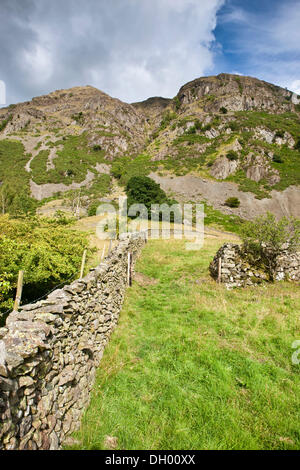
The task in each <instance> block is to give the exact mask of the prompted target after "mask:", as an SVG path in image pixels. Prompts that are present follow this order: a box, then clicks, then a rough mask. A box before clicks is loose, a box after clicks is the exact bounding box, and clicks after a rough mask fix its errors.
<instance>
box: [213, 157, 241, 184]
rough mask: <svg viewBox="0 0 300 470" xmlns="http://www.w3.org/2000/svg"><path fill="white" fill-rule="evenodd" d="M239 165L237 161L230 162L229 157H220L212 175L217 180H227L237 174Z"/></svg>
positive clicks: (214, 165)
mask: <svg viewBox="0 0 300 470" xmlns="http://www.w3.org/2000/svg"><path fill="white" fill-rule="evenodd" d="M238 165H239V162H238V161H237V160H232V161H230V160H229V159H228V158H227V157H220V158H218V159H217V160H216V161H215V163H214V164H213V166H212V169H211V172H210V174H211V176H213V177H214V178H216V179H217V180H225V179H226V178H227V177H228V176H230V175H232V174H233V173H235V172H236V170H237V168H238Z"/></svg>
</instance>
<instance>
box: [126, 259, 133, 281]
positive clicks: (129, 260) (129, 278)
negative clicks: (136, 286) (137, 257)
mask: <svg viewBox="0 0 300 470" xmlns="http://www.w3.org/2000/svg"><path fill="white" fill-rule="evenodd" d="M127 277H128V286H129V287H131V286H132V254H131V253H128V272H127Z"/></svg>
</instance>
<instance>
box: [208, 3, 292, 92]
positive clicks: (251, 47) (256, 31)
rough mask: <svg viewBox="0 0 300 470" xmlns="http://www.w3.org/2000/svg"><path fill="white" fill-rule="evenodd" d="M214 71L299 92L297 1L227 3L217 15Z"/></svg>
mask: <svg viewBox="0 0 300 470" xmlns="http://www.w3.org/2000/svg"><path fill="white" fill-rule="evenodd" d="M214 34H215V38H216V41H217V43H218V44H219V46H220V48H221V49H220V50H219V53H218V54H217V57H216V58H215V71H216V72H219V71H220V70H223V71H224V72H232V71H233V72H234V71H236V72H239V73H241V74H244V75H251V76H256V77H258V78H261V79H265V80H267V81H271V82H273V83H276V84H278V85H281V86H284V87H288V88H293V89H294V90H295V91H296V90H297V91H298V92H299V93H300V2H299V0H284V1H280V0H251V1H249V0H228V1H226V2H225V4H224V6H223V7H221V8H220V10H219V11H218V13H217V27H216V29H215V31H214Z"/></svg>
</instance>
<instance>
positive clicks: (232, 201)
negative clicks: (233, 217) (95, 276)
mask: <svg viewBox="0 0 300 470" xmlns="http://www.w3.org/2000/svg"><path fill="white" fill-rule="evenodd" d="M240 205H241V201H240V200H239V199H238V198H237V197H230V198H229V199H227V201H226V202H225V206H228V207H231V208H233V209H236V208H237V207H240Z"/></svg>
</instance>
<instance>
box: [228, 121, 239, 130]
mask: <svg viewBox="0 0 300 470" xmlns="http://www.w3.org/2000/svg"><path fill="white" fill-rule="evenodd" d="M228 127H229V129H231V130H232V132H236V131H238V130H239V128H240V126H239V124H238V123H237V122H236V121H231V122H230V123H229V124H228Z"/></svg>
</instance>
